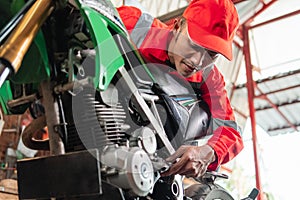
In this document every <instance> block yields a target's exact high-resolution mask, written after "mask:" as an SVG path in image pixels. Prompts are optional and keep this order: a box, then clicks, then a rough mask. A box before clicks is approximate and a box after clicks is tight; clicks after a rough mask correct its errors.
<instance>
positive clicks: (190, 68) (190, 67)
mask: <svg viewBox="0 0 300 200" xmlns="http://www.w3.org/2000/svg"><path fill="white" fill-rule="evenodd" d="M182 63H183V64H185V66H186V67H187V68H188V69H189V71H194V70H195V68H194V67H193V66H192V65H191V64H189V63H187V62H185V61H182Z"/></svg>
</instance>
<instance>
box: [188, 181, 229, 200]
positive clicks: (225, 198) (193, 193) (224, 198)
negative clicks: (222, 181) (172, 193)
mask: <svg viewBox="0 0 300 200" xmlns="http://www.w3.org/2000/svg"><path fill="white" fill-rule="evenodd" d="M185 195H186V196H188V197H189V198H191V199H192V200H219V199H220V200H234V199H233V197H232V196H231V195H230V194H229V193H228V192H227V191H226V190H225V189H224V188H222V187H221V186H219V185H217V184H214V183H199V184H193V185H191V186H189V187H188V188H186V189H185Z"/></svg>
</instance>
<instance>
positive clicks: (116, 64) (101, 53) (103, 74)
mask: <svg viewBox="0 0 300 200" xmlns="http://www.w3.org/2000/svg"><path fill="white" fill-rule="evenodd" d="M81 12H82V14H83V15H84V17H85V19H86V23H87V26H88V28H89V30H90V34H91V36H92V40H93V43H94V48H95V50H96V65H95V66H96V75H95V77H94V86H95V87H96V88H97V89H100V90H105V89H106V88H107V87H108V85H109V83H110V82H111V80H112V78H113V77H114V75H115V73H116V72H117V71H118V69H119V68H120V67H122V66H124V60H123V57H122V54H121V53H120V51H119V49H118V47H117V45H116V43H115V41H114V39H113V36H112V35H111V33H110V31H109V30H108V28H107V27H108V26H109V24H108V21H109V20H106V19H105V18H104V16H102V15H101V14H99V13H98V12H97V11H95V10H93V9H91V8H90V7H85V6H82V7H81ZM117 31H118V32H119V31H120V30H117Z"/></svg>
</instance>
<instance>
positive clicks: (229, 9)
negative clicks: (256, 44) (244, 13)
mask: <svg viewBox="0 0 300 200" xmlns="http://www.w3.org/2000/svg"><path fill="white" fill-rule="evenodd" d="M183 17H184V18H185V19H186V20H187V26H188V33H189V36H190V37H191V39H192V40H193V42H195V43H196V44H199V45H200V46H203V47H205V48H207V49H209V50H213V51H216V52H219V53H221V54H222V55H224V56H225V57H226V58H227V59H229V60H232V41H233V37H234V35H235V32H236V30H237V28H238V25H239V19H238V14H237V11H236V9H235V6H234V4H233V3H232V1H231V0H192V1H191V3H190V4H189V5H188V7H187V8H186V10H185V11H184V13H183Z"/></svg>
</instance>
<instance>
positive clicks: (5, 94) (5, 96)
mask: <svg viewBox="0 0 300 200" xmlns="http://www.w3.org/2000/svg"><path fill="white" fill-rule="evenodd" d="M0 94H1V95H0V104H1V107H2V110H3V113H4V114H5V115H8V114H10V112H9V110H8V108H7V105H6V102H7V101H8V100H11V99H12V98H13V97H12V93H11V88H10V84H9V81H5V82H4V83H3V85H2V87H1V88H0Z"/></svg>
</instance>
